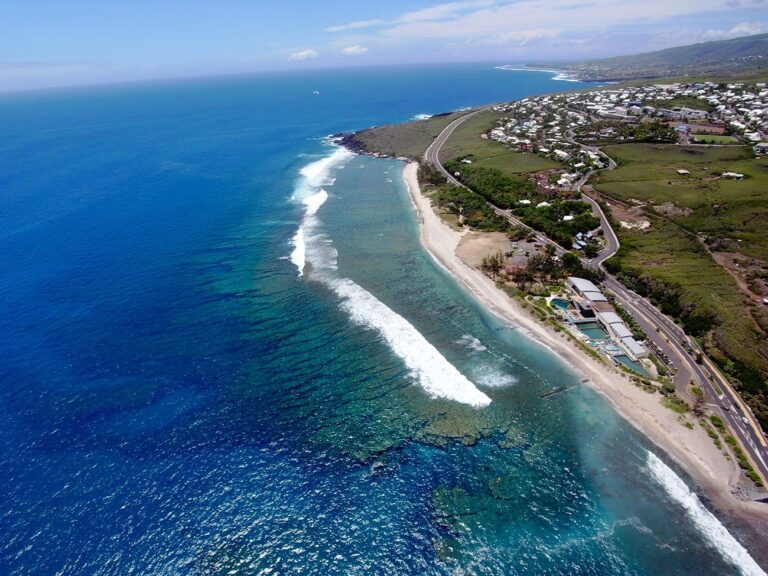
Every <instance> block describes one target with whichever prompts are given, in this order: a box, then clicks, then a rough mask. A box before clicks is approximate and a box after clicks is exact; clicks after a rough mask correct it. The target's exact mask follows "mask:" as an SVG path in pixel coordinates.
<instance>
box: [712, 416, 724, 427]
mask: <svg viewBox="0 0 768 576" xmlns="http://www.w3.org/2000/svg"><path fill="white" fill-rule="evenodd" d="M709 420H710V421H711V422H712V425H713V426H714V427H715V428H717V429H718V430H725V424H724V423H723V420H722V418H720V417H719V416H715V415H714V414H713V415H712V416H710V417H709Z"/></svg>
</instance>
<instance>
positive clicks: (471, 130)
mask: <svg viewBox="0 0 768 576" xmlns="http://www.w3.org/2000/svg"><path fill="white" fill-rule="evenodd" d="M500 117H501V114H499V113H497V112H493V111H492V110H487V111H483V112H480V113H479V114H476V115H475V116H473V117H472V118H470V119H469V120H467V121H466V122H464V123H463V124H462V125H461V126H459V127H458V128H457V129H456V130H455V131H454V132H453V134H451V137H450V138H449V139H448V141H447V142H446V143H445V145H444V146H443V148H442V150H441V151H440V160H441V161H442V162H448V161H450V160H455V159H457V158H465V157H470V159H471V160H472V162H473V164H475V165H477V166H480V167H483V168H494V169H496V170H499V171H501V172H502V173H503V174H505V175H507V176H514V175H519V174H527V173H530V172H538V171H539V170H549V169H550V168H562V166H561V165H560V164H558V163H556V162H553V161H552V160H549V159H547V158H543V157H542V156H538V155H536V154H522V153H519V152H515V151H513V150H510V149H509V148H508V147H507V146H505V145H504V144H501V143H500V142H496V141H495V140H487V139H484V138H481V137H480V136H481V134H483V133H485V132H486V131H487V130H489V129H490V128H492V127H493V126H494V125H495V123H496V121H497V120H498V119H499V118H500Z"/></svg>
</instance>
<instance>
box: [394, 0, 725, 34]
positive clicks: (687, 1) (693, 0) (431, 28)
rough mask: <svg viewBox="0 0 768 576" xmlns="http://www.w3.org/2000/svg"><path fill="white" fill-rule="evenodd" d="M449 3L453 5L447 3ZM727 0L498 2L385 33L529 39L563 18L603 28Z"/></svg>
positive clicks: (576, 25)
mask: <svg viewBox="0 0 768 576" xmlns="http://www.w3.org/2000/svg"><path fill="white" fill-rule="evenodd" d="M444 6H447V5H444ZM722 8H723V1H722V0H679V1H675V2H670V1H669V0H646V1H645V2H642V3H639V2H636V1H635V0H588V1H587V2H584V3H577V4H574V3H573V0H522V1H520V2H515V3H514V4H510V3H507V2H505V3H503V4H502V3H495V4H493V5H486V6H485V7H482V8H479V9H476V10H472V11H469V12H467V13H465V14H463V15H460V16H457V17H452V18H448V19H438V20H420V21H405V17H403V18H401V21H402V22H401V23H399V24H396V25H394V26H392V27H390V28H388V29H386V30H384V31H383V32H382V33H383V34H384V35H385V36H387V37H389V38H393V39H399V40H403V39H414V40H415V39H430V38H432V39H451V38H465V39H473V38H474V39H479V38H486V39H492V38H494V37H508V38H510V39H511V38H514V35H515V34H520V35H521V37H522V39H525V35H526V33H527V31H536V30H551V29H552V24H553V23H557V22H562V23H563V24H565V25H566V26H567V29H568V31H569V32H571V33H573V32H576V33H578V32H588V31H596V30H603V29H605V28H606V27H609V26H621V25H637V24H643V23H644V24H647V23H649V22H655V21H660V20H665V19H672V18H680V17H685V16H692V15H695V14H700V13H704V12H713V11H719V10H722Z"/></svg>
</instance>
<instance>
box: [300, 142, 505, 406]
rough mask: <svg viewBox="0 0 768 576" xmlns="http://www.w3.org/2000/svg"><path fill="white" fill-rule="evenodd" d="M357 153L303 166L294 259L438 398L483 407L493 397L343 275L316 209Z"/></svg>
mask: <svg viewBox="0 0 768 576" xmlns="http://www.w3.org/2000/svg"><path fill="white" fill-rule="evenodd" d="M353 156H354V154H353V153H352V152H349V151H348V150H346V149H344V148H338V149H337V150H336V151H335V152H334V153H333V154H331V155H330V156H328V157H326V158H323V159H321V160H317V161H315V162H312V163H311V164H308V165H307V166H305V167H304V168H302V169H301V170H300V172H299V173H300V176H301V177H300V179H299V182H298V183H297V186H296V190H295V192H294V194H293V196H292V199H293V200H294V201H296V202H301V203H302V204H303V206H304V217H303V219H302V221H301V224H300V226H299V228H298V230H297V231H296V234H295V235H294V236H293V238H292V240H291V244H292V245H293V251H292V253H291V256H290V259H291V262H292V263H293V264H294V265H295V266H296V268H297V269H298V272H299V278H302V277H303V276H304V273H305V268H306V267H307V264H309V266H311V268H312V272H313V274H312V277H313V279H316V280H319V281H320V282H322V283H323V284H325V285H327V286H328V287H330V288H331V289H332V290H333V291H334V292H336V294H337V295H338V296H339V297H340V298H341V300H342V303H341V307H342V309H343V310H344V311H345V312H347V313H348V314H349V317H350V319H351V320H352V321H353V322H355V323H356V324H358V325H361V326H364V327H366V328H369V329H372V330H376V331H377V332H378V333H379V334H380V335H381V336H382V338H383V339H384V340H385V341H386V343H387V345H388V346H389V348H390V349H391V350H392V352H394V354H395V355H396V356H398V357H399V358H400V359H401V360H403V362H404V363H405V365H406V367H407V368H408V370H409V371H410V373H411V375H412V376H413V377H414V378H415V379H416V380H417V381H418V382H419V384H420V385H421V387H422V388H423V389H424V391H425V392H426V393H427V394H428V395H429V396H431V397H433V398H444V399H447V400H454V401H456V402H461V403H464V404H469V405H470V406H475V407H482V406H487V405H488V404H490V403H491V399H490V398H489V397H488V396H486V395H485V394H484V393H483V392H481V391H480V390H478V389H477V387H476V386H475V385H474V384H473V383H472V382H470V381H469V380H468V379H467V378H466V376H464V375H463V374H461V372H459V371H458V370H457V369H456V367H455V366H453V365H452V364H451V363H450V362H448V360H446V359H445V357H444V356H443V355H442V354H440V352H439V351H438V350H437V349H436V348H435V347H434V346H432V345H431V344H430V343H429V342H428V341H427V339H426V338H424V336H422V334H421V333H420V332H419V331H418V330H416V328H415V327H414V326H413V325H411V324H410V323H409V322H408V321H407V320H406V319H405V318H403V317H402V316H400V315H399V314H397V313H396V312H394V311H393V310H392V309H390V308H389V307H388V306H387V305H386V304H384V303H383V302H381V301H380V300H378V299H377V298H376V297H375V296H374V295H373V294H371V293H370V292H368V291H367V290H365V289H364V288H362V287H361V286H359V285H357V284H355V283H354V282H353V281H352V280H349V279H347V278H338V277H336V275H335V274H334V273H333V272H334V271H335V270H336V258H337V252H336V249H335V248H334V247H333V241H332V240H331V239H330V238H329V237H328V236H327V235H325V234H324V233H323V232H322V230H321V229H320V222H319V220H318V218H317V212H318V210H319V209H320V207H321V206H322V205H323V204H324V203H325V202H326V201H327V200H328V192H327V191H326V190H325V189H324V188H323V187H329V186H332V185H333V183H334V179H333V178H332V174H333V172H334V171H335V170H337V169H339V168H341V167H343V166H344V165H345V164H346V163H347V162H348V161H349V160H350V159H351V158H352V157H353Z"/></svg>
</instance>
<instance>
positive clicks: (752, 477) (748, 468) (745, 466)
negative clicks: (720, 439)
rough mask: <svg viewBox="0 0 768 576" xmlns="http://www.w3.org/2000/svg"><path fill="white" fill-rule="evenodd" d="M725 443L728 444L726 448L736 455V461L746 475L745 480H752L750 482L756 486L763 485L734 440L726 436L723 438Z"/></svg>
mask: <svg viewBox="0 0 768 576" xmlns="http://www.w3.org/2000/svg"><path fill="white" fill-rule="evenodd" d="M725 442H726V444H728V446H730V447H731V450H733V453H734V454H736V461H737V462H738V463H739V466H740V467H741V469H742V470H744V472H745V473H746V475H747V478H749V479H750V480H752V482H754V483H755V484H756V485H757V486H762V485H763V483H762V481H761V480H760V476H758V474H757V472H755V469H754V468H753V467H752V464H750V463H749V459H747V456H746V455H745V454H744V450H742V449H741V447H740V446H739V443H738V441H737V440H736V438H734V437H733V436H731V435H730V434H728V436H726V437H725Z"/></svg>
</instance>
